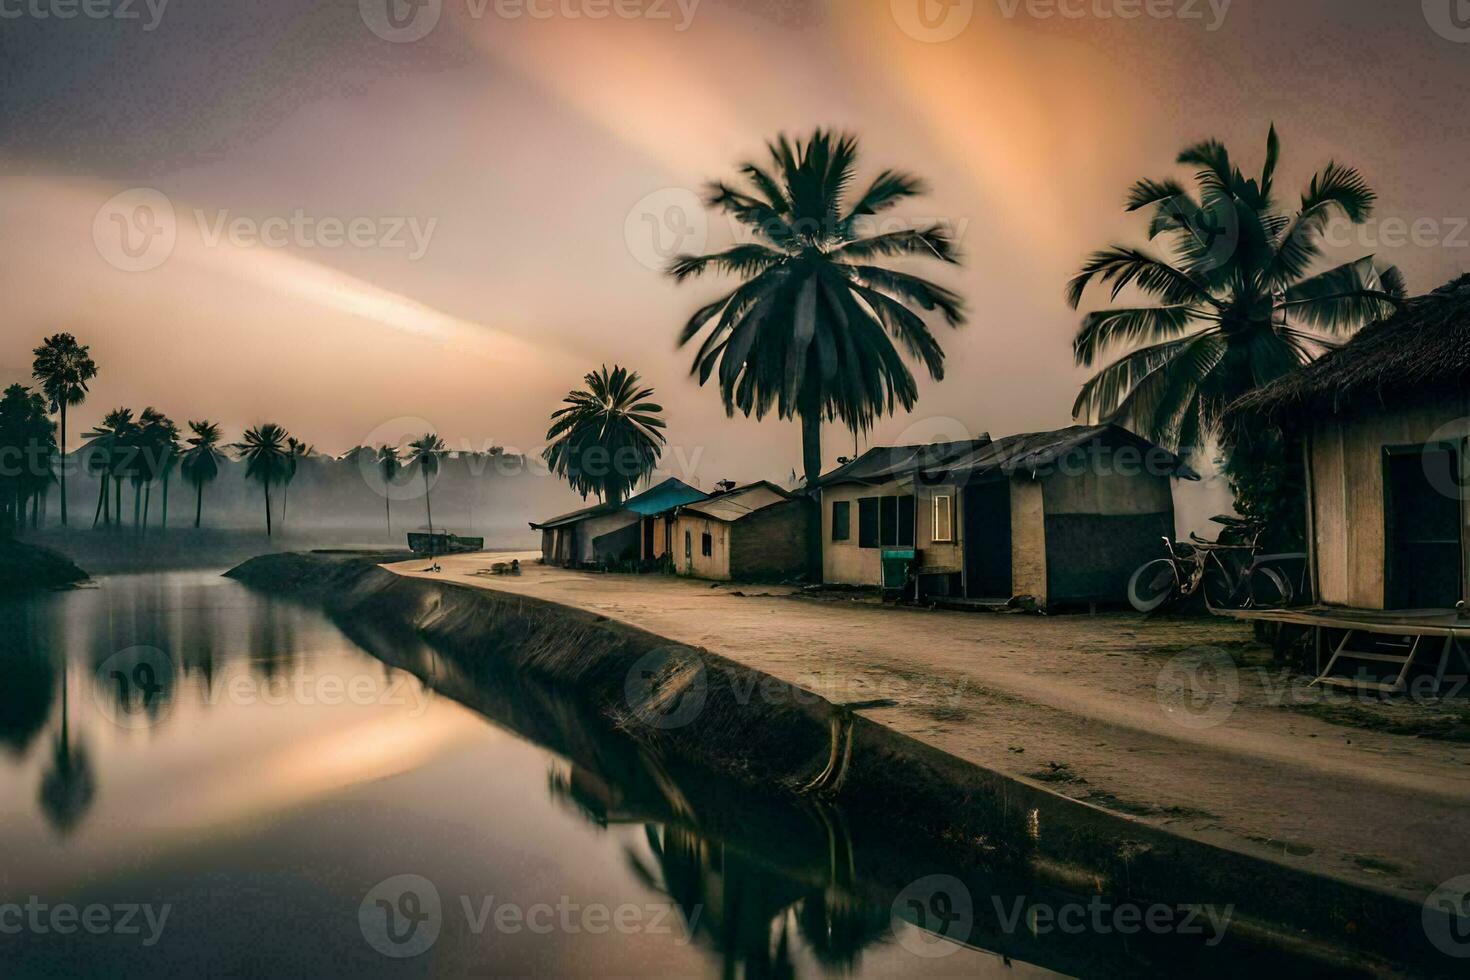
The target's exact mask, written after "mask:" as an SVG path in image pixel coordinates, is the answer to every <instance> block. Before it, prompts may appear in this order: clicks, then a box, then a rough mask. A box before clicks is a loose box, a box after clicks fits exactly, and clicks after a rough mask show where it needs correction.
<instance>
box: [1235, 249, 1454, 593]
mask: <svg viewBox="0 0 1470 980" xmlns="http://www.w3.org/2000/svg"><path fill="white" fill-rule="evenodd" d="M1467 419H1470V275H1464V276H1461V277H1460V278H1458V279H1456V280H1454V281H1453V282H1450V283H1448V284H1447V285H1445V286H1442V287H1440V288H1439V289H1436V290H1435V291H1434V292H1432V293H1430V294H1428V295H1426V296H1420V297H1417V298H1415V299H1412V300H1409V301H1408V302H1407V303H1405V304H1404V306H1403V307H1402V308H1401V309H1400V310H1399V311H1398V312H1397V313H1395V314H1394V315H1393V316H1391V317H1389V318H1388V319H1386V320H1382V321H1379V322H1378V323H1375V324H1372V325H1370V326H1368V327H1365V328H1364V329H1363V330H1361V331H1359V332H1358V334H1357V335H1356V336H1354V337H1353V338H1352V340H1350V341H1348V343H1346V344H1344V345H1343V346H1342V347H1341V348H1339V349H1337V350H1335V351H1331V352H1329V353H1327V354H1326V355H1324V356H1323V357H1321V358H1319V359H1318V360H1316V361H1314V362H1313V363H1311V364H1309V365H1307V366H1306V367H1305V368H1303V369H1301V370H1300V371H1296V372H1293V373H1292V374H1291V375H1288V376H1287V377H1285V378H1282V379H1281V380H1279V381H1277V382H1275V383H1273V384H1271V385H1268V386H1266V387H1264V388H1262V389H1260V390H1259V391H1256V392H1253V393H1252V394H1250V395H1247V396H1246V397H1245V398H1243V399H1241V400H1240V401H1238V402H1236V403H1235V404H1234V405H1233V406H1232V407H1231V409H1230V412H1229V413H1228V415H1227V417H1226V423H1227V424H1229V425H1232V426H1236V427H1241V428H1243V429H1244V430H1246V431H1248V430H1249V428H1250V427H1252V426H1257V425H1270V426H1274V427H1277V428H1280V429H1282V430H1283V431H1287V432H1289V433H1292V434H1295V435H1297V436H1299V437H1300V438H1301V441H1302V442H1303V445H1304V456H1305V467H1306V476H1307V481H1306V482H1307V524H1308V535H1307V536H1308V556H1309V569H1310V571H1309V574H1310V575H1311V578H1312V582H1313V595H1314V596H1316V597H1317V601H1318V602H1319V603H1321V604H1323V605H1326V606H1332V607H1341V608H1344V609H1356V610H1369V611H1382V610H1441V611H1444V610H1452V609H1454V607H1455V605H1456V603H1458V602H1459V601H1460V600H1462V599H1464V598H1466V597H1467V596H1470V559H1467V549H1466V538H1467V536H1470V510H1467V507H1466V504H1465V490H1464V488H1465V478H1466V474H1467V472H1470V469H1467V465H1466V460H1465V456H1466V436H1467V434H1470V424H1467Z"/></svg>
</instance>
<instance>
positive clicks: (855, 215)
mask: <svg viewBox="0 0 1470 980" xmlns="http://www.w3.org/2000/svg"><path fill="white" fill-rule="evenodd" d="M768 149H769V151H770V156H771V166H772V169H769V170H768V169H765V168H763V167H761V166H759V165H757V164H755V163H746V164H744V165H742V166H741V168H740V172H741V173H742V174H743V175H744V176H745V178H746V179H747V180H748V181H749V184H750V187H749V190H740V189H737V188H734V187H731V186H729V185H727V184H724V183H718V182H717V183H714V184H712V185H711V188H710V194H709V198H708V203H709V204H710V206H711V207H716V208H719V209H720V210H722V211H724V212H726V213H727V214H729V215H730V216H732V217H733V218H735V219H736V220H737V221H739V222H740V223H741V224H743V225H745V226H746V227H747V228H748V229H749V230H750V231H751V232H752V233H753V235H754V239H755V240H754V241H752V242H749V243H743V244H738V245H735V246H734V247H732V248H729V249H727V250H725V251H723V252H717V253H714V254H711V255H702V256H690V255H680V256H678V257H676V258H675V260H674V261H673V263H672V264H671V265H670V267H669V274H670V275H671V276H673V277H674V278H675V279H676V280H678V281H679V282H683V281H684V280H686V279H689V278H691V277H695V276H699V275H701V274H703V273H704V272H706V271H709V270H711V269H713V270H715V271H718V272H724V273H729V274H731V275H735V276H739V277H741V278H743V279H744V280H745V281H744V282H743V283H742V284H741V285H740V286H739V287H737V288H736V289H734V290H732V291H731V292H729V293H727V294H725V295H724V296H721V297H720V298H719V299H716V300H715V301H714V302H712V303H709V304H708V305H706V306H703V307H701V308H700V309H699V310H698V311H697V312H696V313H695V314H694V316H692V317H691V318H690V319H689V321H688V323H686V324H685V325H684V329H683V331H682V332H681V333H680V335H679V343H680V344H681V345H682V344H686V343H688V342H689V341H690V340H692V339H693V338H694V337H695V336H696V335H698V334H699V332H700V331H701V330H703V329H704V328H705V327H706V326H708V327H710V330H709V332H708V334H707V335H706V336H705V339H704V343H703V345H702V346H701V347H700V349H699V352H698V353H697V354H696V355H695V358H694V367H693V373H695V374H697V375H698V377H699V383H700V384H701V385H703V384H704V383H705V382H706V381H708V380H709V379H710V377H711V376H712V375H714V374H715V373H716V370H718V380H719V386H720V393H721V395H722V396H723V398H724V402H725V411H726V412H727V413H728V414H731V415H733V414H734V413H735V410H736V409H739V410H740V411H741V413H743V414H745V415H750V414H752V413H754V414H755V416H756V418H761V417H763V416H764V415H765V414H766V413H767V412H769V411H770V410H771V409H772V408H773V407H774V408H775V410H776V413H777V415H778V416H779V417H780V418H783V419H789V418H799V419H800V420H801V443H802V466H803V471H804V473H805V475H806V479H807V484H808V485H809V486H811V485H814V484H815V482H816V479H817V477H818V476H819V475H820V474H821V468H822V446H821V437H822V428H821V426H822V422H823V421H829V420H834V419H836V420H840V421H841V422H842V423H843V424H844V425H846V426H847V427H848V428H849V429H851V430H852V431H853V432H858V431H864V430H866V429H868V428H869V427H870V426H871V425H872V424H873V422H874V420H875V419H877V418H878V417H880V416H882V415H883V414H885V413H892V412H894V411H895V410H896V408H898V407H902V408H903V409H904V410H905V411H908V410H910V409H912V408H913V406H914V402H915V400H916V399H917V398H918V387H917V385H916V383H915V381H914V377H913V375H912V374H911V373H910V372H909V369H908V367H907V365H906V364H905V363H904V358H903V356H902V355H901V354H900V353H899V346H901V347H902V349H903V350H904V351H906V352H907V353H908V355H909V356H910V357H913V358H915V359H917V360H919V361H921V362H922V363H923V365H924V368H925V370H926V371H927V372H928V374H929V376H930V377H931V378H933V379H934V380H936V381H937V380H940V379H941V378H943V377H944V351H943V350H941V348H940V346H939V343H938V341H936V340H935V338H934V336H933V334H931V333H930V331H929V326H928V324H927V323H926V322H925V320H924V318H923V317H921V316H920V315H919V314H918V313H916V312H915V308H919V309H923V310H925V311H931V312H932V311H935V310H938V311H939V312H940V313H941V314H942V316H943V318H944V320H945V322H947V323H948V324H949V325H950V326H959V325H960V324H962V323H964V322H965V311H964V303H963V301H962V300H961V298H960V297H959V296H958V295H957V294H955V293H954V292H952V291H950V290H949V289H946V288H944V287H943V286H939V285H937V284H935V283H932V282H929V281H928V280H926V279H922V278H919V277H917V276H914V275H911V274H909V273H906V272H899V271H896V270H893V269H888V268H884V267H883V266H880V265H874V264H872V263H873V262H874V261H875V260H878V259H882V258H891V257H921V258H935V259H939V260H941V261H943V262H951V263H953V262H955V261H956V255H955V250H954V244H953V242H952V241H951V239H950V237H949V235H948V234H947V233H946V231H945V230H944V229H943V228H942V227H941V226H938V225H931V226H929V227H925V228H916V229H902V230H889V231H883V232H880V233H878V234H870V232H872V231H873V230H874V228H873V227H872V220H873V218H874V216H876V215H878V214H880V213H882V212H885V211H887V210H889V209H890V208H892V207H894V206H895V205H897V204H899V203H901V202H903V201H905V200H907V199H909V198H912V197H915V196H917V195H919V194H922V193H924V192H925V190H926V187H925V185H924V183H923V181H921V180H920V179H919V178H917V177H914V176H912V175H910V174H906V173H901V172H898V171H894V170H884V171H882V172H880V173H879V174H878V175H877V176H876V177H875V178H874V179H873V182H872V183H871V184H870V185H869V186H868V188H867V190H865V191H864V192H863V193H862V194H860V195H858V196H857V198H856V199H855V200H852V199H849V196H848V188H849V185H850V184H851V183H852V180H853V177H854V165H855V162H856V159H857V150H858V143H857V140H856V138H854V137H852V136H849V135H838V134H833V133H829V132H825V131H822V130H817V131H816V132H815V133H813V134H812V136H811V138H810V139H808V140H807V141H806V142H802V141H800V140H798V141H797V142H796V143H795V145H793V144H792V143H791V142H789V141H788V140H787V138H786V137H785V136H780V137H778V138H777V139H776V141H775V142H774V143H771V144H769V146H768ZM895 344H897V345H899V346H895Z"/></svg>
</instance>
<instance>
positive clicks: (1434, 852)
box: [387, 555, 1470, 897]
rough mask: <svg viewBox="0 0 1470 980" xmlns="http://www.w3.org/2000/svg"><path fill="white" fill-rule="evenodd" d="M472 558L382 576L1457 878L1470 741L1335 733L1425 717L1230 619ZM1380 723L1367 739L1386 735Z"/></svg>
mask: <svg viewBox="0 0 1470 980" xmlns="http://www.w3.org/2000/svg"><path fill="white" fill-rule="evenodd" d="M535 557H536V556H535V555H530V556H522V560H523V567H524V573H523V574H522V575H520V576H518V577H511V576H485V575H476V574H475V572H476V571H478V570H480V569H483V568H486V567H487V566H488V565H489V564H490V563H491V561H494V560H505V558H506V556H503V555H497V556H494V557H493V558H491V557H489V556H485V555H462V556H454V557H450V558H444V559H441V560H440V562H441V566H442V569H443V570H442V571H441V572H439V573H426V572H424V571H423V568H424V564H425V563H424V562H423V561H422V560H417V561H411V562H403V563H400V564H397V565H389V566H387V567H388V568H389V569H391V570H392V571H394V572H396V573H399V574H404V575H419V576H423V577H430V578H434V579H438V580H441V581H451V582H458V583H463V584H466V585H470V586H475V587H479V588H492V589H498V590H501V591H505V592H510V593H518V594H524V595H533V596H536V597H538V598H542V599H548V600H551V601H554V602H560V603H563V604H566V605H570V606H576V607H579V608H582V609H587V610H592V611H595V612H598V613H601V614H603V615H606V616H608V617H609V618H612V619H617V620H620V621H623V622H626V623H630V624H632V625H635V626H639V627H641V628H643V629H647V630H649V631H651V632H654V633H657V634H659V635H662V636H666V637H668V638H669V639H672V640H677V641H679V642H682V643H687V644H690V645H692V646H696V647H704V648H707V649H709V650H713V651H715V652H718V653H720V654H722V655H724V656H727V657H730V658H732V659H735V660H739V661H741V662H743V663H746V664H749V665H750V666H752V667H754V668H757V669H759V670H762V671H765V672H767V673H769V674H772V675H775V676H777V677H779V678H781V679H783V680H786V681H789V682H792V683H795V684H798V685H801V686H803V687H805V688H807V689H809V690H812V691H815V692H817V693H819V694H821V695H822V696H824V697H826V698H828V699H829V700H831V701H834V702H838V703H852V702H867V701H875V700H876V701H879V702H880V704H879V705H878V706H874V707H868V708H863V709H862V711H863V713H864V714H865V715H867V716H869V717H871V718H873V719H875V720H878V721H881V722H883V723H884V724H887V725H889V726H891V727H893V728H894V729H896V730H898V731H902V732H905V733H907V734H909V735H912V736H914V737H916V738H919V739H921V740H923V741H925V742H928V743H930V744H931V745H934V746H936V747H938V748H940V749H943V750H944V751H947V752H950V753H953V754H954V755H957V756H960V757H962V758H965V759H967V760H970V761H973V762H975V763H977V764H979V765H982V766H985V767H987V768H989V769H994V770H998V771H1001V772H1005V773H1007V774H1010V775H1013V776H1017V777H1020V778H1023V779H1027V780H1030V781H1032V782H1038V783H1045V784H1047V785H1049V786H1050V787H1051V788H1052V789H1054V790H1056V791H1058V792H1060V793H1063V794H1065V795H1067V796H1071V797H1075V798H1077V799H1085V800H1088V801H1089V802H1092V803H1095V804H1098V805H1100V806H1104V807H1107V808H1109V809H1113V810H1118V811H1121V812H1124V813H1129V814H1132V815H1135V816H1139V817H1141V818H1143V819H1146V820H1148V821H1150V822H1152V823H1156V824H1159V825H1162V826H1166V827H1168V828H1169V829H1171V830H1173V831H1175V832H1178V833H1182V834H1186V835H1189V836H1192V837H1196V838H1199V839H1203V840H1208V841H1212V842H1214V843H1217V844H1222V845H1224V846H1228V847H1232V848H1235V849H1238V850H1242V851H1247V852H1251V853H1255V854H1261V855H1269V856H1272V857H1274V858H1276V859H1277V860H1280V861H1283V862H1285V863H1288V864H1293V865H1297V866H1300V867H1304V868H1309V869H1313V870H1316V871H1319V872H1322V873H1325V874H1331V875H1335V876H1337V877H1341V878H1346V879H1349V880H1353V881H1362V882H1369V883H1372V884H1375V885H1377V886H1378V887H1384V888H1391V889H1399V890H1402V891H1404V892H1405V893H1406V894H1408V895H1411V896H1414V897H1423V896H1424V895H1425V894H1427V893H1428V892H1429V891H1430V890H1432V889H1433V888H1434V887H1435V886H1436V885H1438V884H1439V883H1440V882H1441V881H1444V880H1445V879H1447V878H1450V877H1453V876H1455V875H1459V874H1466V873H1470V857H1465V856H1464V855H1463V849H1462V848H1460V847H1458V846H1456V845H1455V844H1454V843H1453V842H1457V841H1463V840H1465V839H1466V837H1467V835H1470V745H1467V744H1464V743H1459V742H1451V741H1441V740H1433V739H1426V738H1415V737H1412V736H1408V735H1398V734H1385V733H1384V732H1382V731H1375V730H1372V729H1370V728H1365V727H1362V726H1361V725H1354V726H1346V725H1339V724H1333V723H1329V722H1328V721H1325V720H1323V719H1322V717H1321V715H1322V714H1333V715H1335V716H1336V717H1343V716H1344V715H1345V714H1351V715H1353V716H1358V715H1361V716H1362V717H1364V718H1367V719H1370V720H1372V721H1374V722H1379V721H1382V720H1384V719H1387V722H1388V723H1389V724H1391V725H1392V726H1393V727H1395V729H1396V730H1400V729H1403V728H1410V729H1412V728H1414V727H1415V726H1416V725H1422V726H1427V727H1429V726H1433V725H1435V724H1436V723H1438V722H1443V721H1444V720H1445V714H1446V712H1453V711H1456V710H1460V711H1463V710H1464V709H1463V708H1458V706H1456V705H1450V706H1448V707H1447V706H1445V705H1441V704H1438V703H1417V704H1403V703H1400V704H1387V705H1385V704H1382V703H1379V702H1377V701H1374V702H1371V703H1369V702H1361V701H1356V700H1353V699H1350V698H1348V697H1346V696H1342V695H1337V696H1335V700H1334V701H1332V702H1331V703H1329V704H1328V705H1326V707H1325V708H1324V706H1323V705H1322V704H1320V702H1321V701H1322V699H1323V698H1324V697H1326V696H1327V695H1325V694H1324V693H1323V692H1321V691H1320V689H1317V688H1313V689H1310V690H1308V689H1306V688H1305V686H1304V684H1305V682H1304V680H1302V679H1300V678H1298V679H1296V680H1295V681H1294V682H1293V681H1292V680H1291V679H1290V678H1288V677H1287V676H1286V675H1284V674H1282V673H1280V672H1279V671H1277V670H1276V669H1274V668H1271V667H1270V666H1269V663H1268V662H1267V661H1266V659H1265V658H1264V657H1263V656H1262V654H1261V651H1260V650H1259V648H1256V647H1255V645H1254V644H1253V643H1251V641H1250V630H1249V628H1248V627H1246V626H1244V625H1241V624H1239V623H1235V622H1230V621H1225V620H1211V619H1180V620H1176V621H1158V620H1156V621H1145V620H1142V619H1140V618H1139V617H1136V616H1132V615H1124V614H1106V615H1098V616H1081V615H1077V616H1053V617H1041V616H1031V615H1018V614H983V613H959V612H942V611H923V610H912V609H895V608H885V607H879V606H877V605H874V604H872V603H864V602H854V601H851V600H844V599H830V598H829V599H822V600H815V599H808V598H800V597H795V596H793V595H792V592H793V590H791V589H785V588H779V587H765V586H748V585H745V586H742V585H730V584H720V585H713V586H712V585H711V584H710V583H708V582H700V581H691V580H685V579H674V578H669V577H664V576H634V575H598V574H594V573H587V572H572V571H563V570H560V569H551V568H546V567H544V566H540V565H537V564H534V559H535ZM1380 727H1381V726H1380Z"/></svg>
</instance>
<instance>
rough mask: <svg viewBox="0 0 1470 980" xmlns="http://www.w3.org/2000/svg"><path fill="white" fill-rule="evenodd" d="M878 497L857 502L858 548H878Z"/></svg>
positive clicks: (865, 498)
mask: <svg viewBox="0 0 1470 980" xmlns="http://www.w3.org/2000/svg"><path fill="white" fill-rule="evenodd" d="M878 500H879V498H878V497H864V498H862V499H861V500H859V501H858V547H859V548H876V547H878Z"/></svg>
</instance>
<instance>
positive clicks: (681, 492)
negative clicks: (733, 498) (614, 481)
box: [623, 477, 709, 516]
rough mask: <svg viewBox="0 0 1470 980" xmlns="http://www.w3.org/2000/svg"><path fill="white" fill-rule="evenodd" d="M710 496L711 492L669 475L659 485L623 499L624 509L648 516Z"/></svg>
mask: <svg viewBox="0 0 1470 980" xmlns="http://www.w3.org/2000/svg"><path fill="white" fill-rule="evenodd" d="M708 496H709V494H707V493H705V492H704V491H703V490H696V489H695V488H694V487H691V486H690V485H689V484H687V483H685V482H683V481H682V480H676V479H674V478H673V477H669V478H668V479H667V480H665V481H664V482H662V483H660V484H659V485H658V486H656V487H650V488H649V489H647V490H645V491H643V492H642V493H640V494H637V495H636V496H633V497H629V498H628V499H627V500H625V501H623V509H624V510H631V511H633V512H634V513H635V514H643V515H645V516H646V515H648V514H658V513H661V512H663V511H666V510H668V509H669V508H670V507H678V506H679V505H680V504H692V503H694V501H696V500H703V499H704V498H705V497H708Z"/></svg>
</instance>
